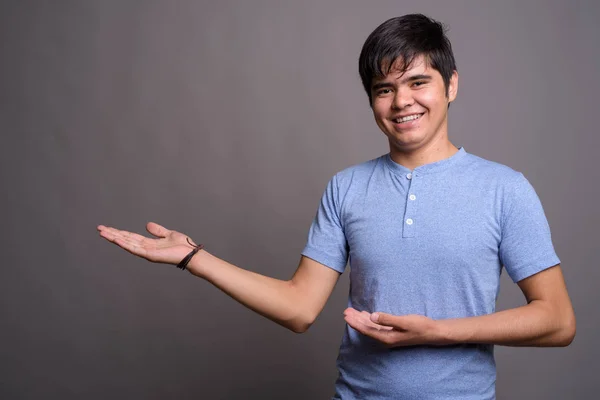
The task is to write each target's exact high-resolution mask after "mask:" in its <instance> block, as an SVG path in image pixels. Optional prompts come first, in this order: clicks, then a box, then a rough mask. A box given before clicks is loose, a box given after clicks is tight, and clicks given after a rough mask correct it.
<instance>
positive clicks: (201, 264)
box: [187, 249, 211, 278]
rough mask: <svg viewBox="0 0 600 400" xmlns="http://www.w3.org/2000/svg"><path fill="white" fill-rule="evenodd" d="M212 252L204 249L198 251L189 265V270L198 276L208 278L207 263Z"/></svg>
mask: <svg viewBox="0 0 600 400" xmlns="http://www.w3.org/2000/svg"><path fill="white" fill-rule="evenodd" d="M210 257H211V254H210V253H209V252H207V251H206V250H204V249H202V250H200V251H198V252H197V253H196V254H194V256H193V257H192V259H191V260H190V262H189V263H188V265H187V270H188V271H189V272H190V273H191V274H193V275H196V276H197V277H200V278H206V270H207V268H206V264H207V261H208V259H209V258H210Z"/></svg>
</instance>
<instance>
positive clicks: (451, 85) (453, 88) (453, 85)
mask: <svg viewBox="0 0 600 400" xmlns="http://www.w3.org/2000/svg"><path fill="white" fill-rule="evenodd" d="M457 93H458V71H456V70H454V72H452V76H451V77H450V82H448V102H449V103H451V102H453V101H454V99H456V94H457Z"/></svg>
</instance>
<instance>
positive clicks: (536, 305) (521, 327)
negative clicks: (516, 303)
mask: <svg viewBox="0 0 600 400" xmlns="http://www.w3.org/2000/svg"><path fill="white" fill-rule="evenodd" d="M437 322H438V325H439V328H440V331H441V333H440V335H441V336H442V337H443V341H445V343H446V344H453V343H490V344H498V345H504V346H567V345H568V344H569V343H571V341H572V340H573V337H574V335H575V319H574V316H573V314H572V312H569V310H565V311H562V312H557V311H556V308H553V307H552V306H551V305H550V304H549V303H547V302H544V301H532V302H530V303H529V304H527V305H525V306H522V307H517V308H513V309H509V310H504V311H499V312H496V313H493V314H489V315H482V316H478V317H470V318H457V319H446V320H438V321H437Z"/></svg>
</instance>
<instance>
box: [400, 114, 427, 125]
mask: <svg viewBox="0 0 600 400" xmlns="http://www.w3.org/2000/svg"><path fill="white" fill-rule="evenodd" d="M423 114H425V113H420V114H411V115H405V116H403V117H398V118H394V119H392V122H394V123H395V124H406V123H409V122H414V121H417V120H419V119H420V118H421V117H422V116H423Z"/></svg>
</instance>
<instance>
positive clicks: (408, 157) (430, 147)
mask: <svg viewBox="0 0 600 400" xmlns="http://www.w3.org/2000/svg"><path fill="white" fill-rule="evenodd" d="M456 152H458V148H457V147H456V146H455V145H453V144H452V143H451V142H450V141H449V140H448V139H447V138H446V139H445V140H439V141H436V142H433V143H427V144H426V145H424V146H422V147H419V148H416V149H400V148H397V147H394V146H390V156H391V158H392V160H394V162H396V163H398V164H400V165H402V166H404V167H406V168H408V169H410V170H413V169H415V168H417V167H420V166H421V165H425V164H431V163H434V162H437V161H441V160H444V159H446V158H450V157H452V156H453V155H454V154H456Z"/></svg>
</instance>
